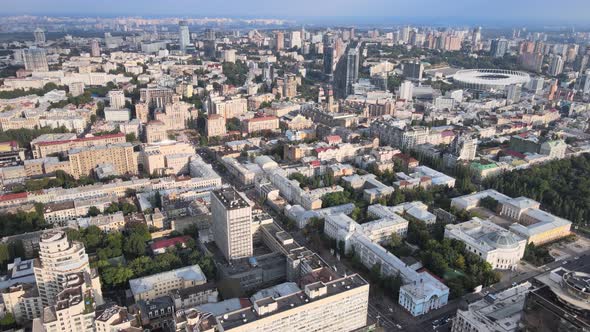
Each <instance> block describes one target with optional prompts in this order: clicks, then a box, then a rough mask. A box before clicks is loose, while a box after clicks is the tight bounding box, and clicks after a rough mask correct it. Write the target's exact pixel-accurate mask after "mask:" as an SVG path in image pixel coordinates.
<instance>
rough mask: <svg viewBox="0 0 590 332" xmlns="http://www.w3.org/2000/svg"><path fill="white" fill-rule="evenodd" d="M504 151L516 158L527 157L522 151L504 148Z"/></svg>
mask: <svg viewBox="0 0 590 332" xmlns="http://www.w3.org/2000/svg"><path fill="white" fill-rule="evenodd" d="M504 153H505V154H507V155H509V156H513V157H516V158H520V159H524V158H526V156H525V155H524V154H522V153H520V152H517V151H514V150H508V149H507V150H504Z"/></svg>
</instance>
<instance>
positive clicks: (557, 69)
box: [548, 55, 564, 76]
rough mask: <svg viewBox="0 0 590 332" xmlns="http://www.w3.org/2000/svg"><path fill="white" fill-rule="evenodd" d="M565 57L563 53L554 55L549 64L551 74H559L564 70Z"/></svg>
mask: <svg viewBox="0 0 590 332" xmlns="http://www.w3.org/2000/svg"><path fill="white" fill-rule="evenodd" d="M563 66H564V62H563V58H562V57H561V55H553V56H552V58H551V62H550V64H549V71H548V73H549V75H551V76H557V75H559V74H561V73H562V72H563Z"/></svg>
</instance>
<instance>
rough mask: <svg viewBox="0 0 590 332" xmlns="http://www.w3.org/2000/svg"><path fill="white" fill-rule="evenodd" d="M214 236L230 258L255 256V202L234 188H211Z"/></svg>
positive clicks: (225, 254)
mask: <svg viewBox="0 0 590 332" xmlns="http://www.w3.org/2000/svg"><path fill="white" fill-rule="evenodd" d="M211 215H212V216H213V237H214V239H215V243H216V244H217V247H219V249H220V250H221V252H222V253H223V255H224V256H225V258H226V259H227V260H228V261H233V260H237V259H242V258H248V257H251V256H252V253H253V246H252V225H251V224H252V204H251V203H250V201H249V200H248V199H247V198H246V197H245V195H244V194H242V193H239V192H238V191H236V190H235V189H234V188H224V189H219V190H215V191H213V192H211Z"/></svg>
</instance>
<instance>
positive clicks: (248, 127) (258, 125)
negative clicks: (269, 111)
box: [242, 116, 279, 134]
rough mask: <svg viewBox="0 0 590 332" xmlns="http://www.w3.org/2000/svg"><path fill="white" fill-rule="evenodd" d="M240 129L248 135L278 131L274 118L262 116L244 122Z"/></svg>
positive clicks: (275, 118)
mask: <svg viewBox="0 0 590 332" xmlns="http://www.w3.org/2000/svg"><path fill="white" fill-rule="evenodd" d="M242 129H243V130H244V131H245V132H247V133H249V134H251V133H255V132H259V131H265V130H277V129H279V119H278V118H277V117H276V116H264V117H260V118H253V119H249V120H244V121H243V122H242Z"/></svg>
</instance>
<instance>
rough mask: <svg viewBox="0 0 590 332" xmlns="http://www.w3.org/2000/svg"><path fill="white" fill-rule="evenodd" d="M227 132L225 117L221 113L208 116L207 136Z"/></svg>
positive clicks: (221, 134) (220, 134)
mask: <svg viewBox="0 0 590 332" xmlns="http://www.w3.org/2000/svg"><path fill="white" fill-rule="evenodd" d="M226 133H227V130H226V127H225V118H224V117H223V116H221V115H219V114H210V115H209V116H208V117H207V137H215V136H223V135H225V134H226Z"/></svg>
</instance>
